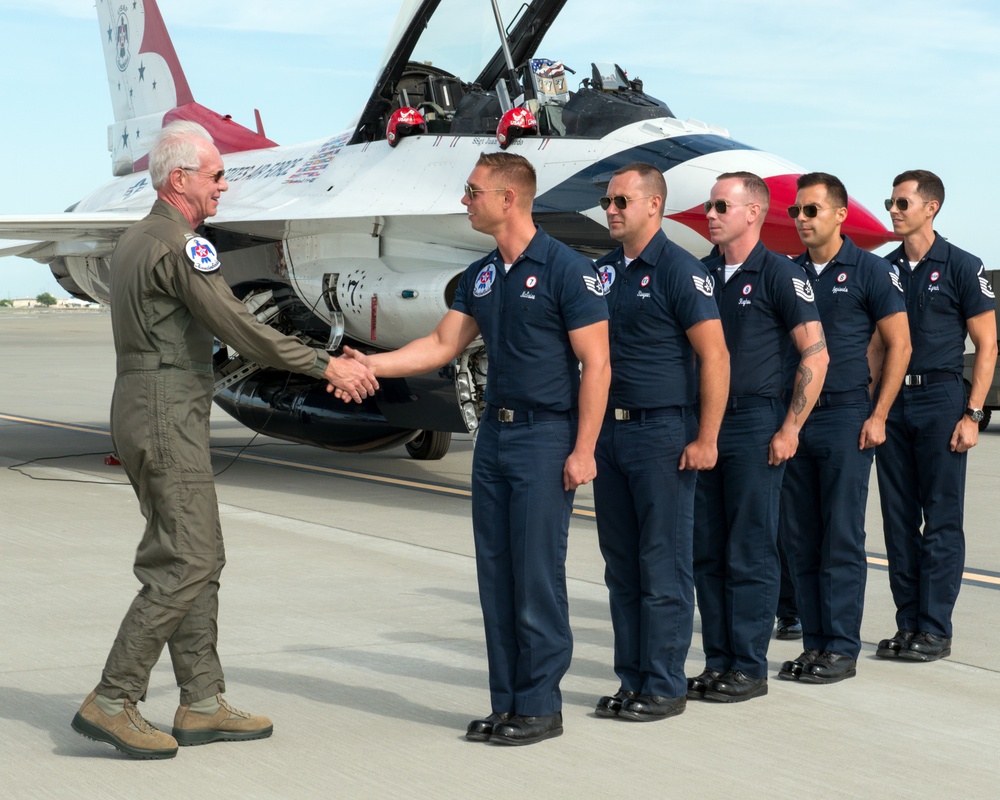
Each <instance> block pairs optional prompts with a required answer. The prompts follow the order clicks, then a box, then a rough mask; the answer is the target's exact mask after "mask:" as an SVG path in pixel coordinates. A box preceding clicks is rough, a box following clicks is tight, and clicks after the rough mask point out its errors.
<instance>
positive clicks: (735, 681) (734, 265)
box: [688, 172, 829, 702]
mask: <svg viewBox="0 0 1000 800" xmlns="http://www.w3.org/2000/svg"><path fill="white" fill-rule="evenodd" d="M769 202H770V192H769V191H768V188H767V184H766V183H764V181H763V180H762V179H761V178H760V177H759V176H757V175H754V174H753V173H750V172H733V173H725V174H723V175H720V176H719V178H718V180H717V181H716V183H715V185H714V186H713V187H712V192H711V195H710V199H709V200H708V201H707V202H706V203H705V211H706V214H707V217H708V225H709V234H710V237H711V240H712V242H713V243H715V244H716V245H718V246H719V247H720V250H721V255H720V256H719V257H718V258H717V259H716V260H715V261H713V262H710V264H709V266H710V267H711V268H712V271H713V275H714V276H715V297H716V300H717V302H718V303H719V309H720V315H721V317H722V327H723V330H724V331H725V335H726V344H727V346H728V347H729V353H730V369H731V373H730V380H729V398H728V399H727V401H726V414H725V417H724V418H723V422H722V428H721V430H720V432H719V459H718V463H717V464H716V466H715V469H712V470H706V471H703V472H700V473H699V474H698V486H697V489H696V495H695V529H694V578H695V587H696V589H697V597H698V609H699V612H700V614H701V630H702V642H703V647H704V650H705V670H704V671H703V672H702V673H701V674H700V675H698V676H697V677H695V678H690V679H689V680H688V697H689V698H706V699H709V700H716V701H720V702H739V701H744V700H749V699H751V698H754V697H760V696H762V695H765V694H767V649H768V645H769V643H770V639H771V630H772V627H773V625H774V612H775V609H776V607H777V602H778V585H779V582H780V564H779V560H778V545H777V540H778V505H779V499H780V494H781V479H782V477H783V475H784V471H785V462H787V461H788V459H789V458H791V457H792V456H794V455H795V451H796V449H797V448H798V436H799V431H800V430H801V428H802V425H803V424H804V423H805V421H806V418H807V417H808V416H809V412H810V411H811V410H812V406H813V403H815V402H816V398H817V397H818V396H819V392H820V389H821V387H822V385H823V378H824V376H825V375H826V368H827V363H828V361H829V357H828V355H827V351H826V342H825V341H824V339H823V327H822V325H820V322H819V313H818V311H817V309H816V303H815V299H814V297H813V293H812V287H811V285H810V284H809V282H808V281H807V280H806V279H805V278H804V277H803V276H802V274H801V272H800V271H797V269H796V267H795V265H794V264H792V262H791V261H790V260H789V259H787V258H785V257H784V256H778V255H775V254H774V253H772V252H770V251H769V250H767V249H766V248H765V247H764V245H763V244H761V242H760V229H761V227H762V225H763V224H764V217H765V215H766V214H767V209H768V204H769ZM793 346H794V347H795V349H796V350H797V351H798V352H799V354H800V359H799V364H798V369H797V373H796V380H795V384H794V388H793V391H792V395H791V398H790V399H789V400H788V404H787V406H786V404H785V402H784V401H783V399H782V394H783V390H784V388H785V381H784V376H783V372H784V371H783V367H784V365H785V359H786V357H787V348H789V347H793Z"/></svg>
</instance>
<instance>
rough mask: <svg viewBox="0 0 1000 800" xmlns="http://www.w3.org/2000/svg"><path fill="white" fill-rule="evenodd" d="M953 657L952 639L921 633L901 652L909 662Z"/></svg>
mask: <svg viewBox="0 0 1000 800" xmlns="http://www.w3.org/2000/svg"><path fill="white" fill-rule="evenodd" d="M950 655H951V638H950V637H946V636H936V635H935V634H933V633H927V632H926V631H921V632H920V633H918V634H917V635H916V636H914V637H913V638H912V639H910V641H908V642H907V643H906V644H905V645H904V646H903V647H901V648H900V650H899V657H900V658H905V659H907V660H908V661H937V660H938V659H939V658H945V657H947V656H950Z"/></svg>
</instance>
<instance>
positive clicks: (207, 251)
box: [184, 236, 222, 272]
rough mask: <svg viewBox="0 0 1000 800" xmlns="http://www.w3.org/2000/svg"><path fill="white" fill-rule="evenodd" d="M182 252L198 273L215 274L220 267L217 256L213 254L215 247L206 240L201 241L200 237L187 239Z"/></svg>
mask: <svg viewBox="0 0 1000 800" xmlns="http://www.w3.org/2000/svg"><path fill="white" fill-rule="evenodd" d="M184 250H185V252H186V253H187V254H188V258H190V259H191V263H192V264H193V265H194V268H195V269H196V270H198V272H215V271H216V270H217V269H218V268H219V267H221V266H222V264H220V263H219V254H218V253H216V252H215V247H214V246H213V245H212V243H211V242H210V241H208V239H202V238H201V237H200V236H195V237H194V238H193V239H188V242H187V244H185V245H184Z"/></svg>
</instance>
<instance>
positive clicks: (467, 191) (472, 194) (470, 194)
mask: <svg viewBox="0 0 1000 800" xmlns="http://www.w3.org/2000/svg"><path fill="white" fill-rule="evenodd" d="M506 191H507V190H506V189H473V188H472V187H471V186H469V184H465V196H466V197H468V198H469V201H470V202H471V201H473V200H475V199H476V193H477V192H506Z"/></svg>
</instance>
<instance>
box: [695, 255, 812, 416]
mask: <svg viewBox="0 0 1000 800" xmlns="http://www.w3.org/2000/svg"><path fill="white" fill-rule="evenodd" d="M706 263H707V266H708V267H709V268H710V269H711V270H712V274H713V276H714V278H715V299H716V301H717V302H718V304H719V314H720V316H721V317H722V328H723V330H724V331H725V333H726V346H727V347H728V348H729V363H730V375H729V396H730V397H749V396H752V395H760V396H761V397H772V398H778V397H780V396H781V393H782V391H783V390H784V388H785V381H784V378H783V367H784V364H785V359H786V357H787V354H788V352H789V348H792V349H794V344H793V342H792V340H791V338H790V336H789V334H790V333H791V332H792V331H793V330H794V329H795V328H797V327H798V326H799V325H801V324H802V323H804V322H818V321H819V310H818V309H817V308H816V302H815V297H814V296H813V291H812V284H810V283H809V282H808V281H807V280H805V279H804V278H803V276H802V272H801V270H800V269H799V268H798V267H796V266H795V264H793V263H792V260H791V259H789V258H786V257H785V256H779V255H777V254H776V253H772V252H771V251H770V250H768V249H767V248H766V247H764V245H763V244H761V243H760V242H757V244H756V246H755V247H754V249H753V250H751V251H750V255H749V256H747V259H746V261H744V262H743V265H742V266H741V267H740V268H739V269H738V270H737V271H736V274H735V275H733V277H732V278H731V279H730V280H729V282H728V283H726V282H725V280H726V273H725V262H724V259H722V258H721V257H717V258H714V259H711V260H710V261H707V262H706Z"/></svg>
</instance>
